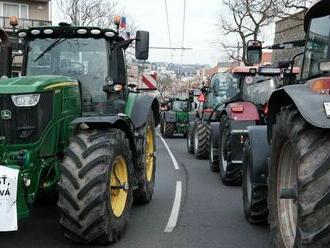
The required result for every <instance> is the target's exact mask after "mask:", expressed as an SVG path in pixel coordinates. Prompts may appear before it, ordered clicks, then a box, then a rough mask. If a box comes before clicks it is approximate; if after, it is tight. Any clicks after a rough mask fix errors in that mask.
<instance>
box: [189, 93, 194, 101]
mask: <svg viewBox="0 0 330 248" xmlns="http://www.w3.org/2000/svg"><path fill="white" fill-rule="evenodd" d="M189 102H190V103H192V102H194V92H189Z"/></svg>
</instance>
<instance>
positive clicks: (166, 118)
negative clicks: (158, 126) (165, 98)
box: [163, 111, 176, 123]
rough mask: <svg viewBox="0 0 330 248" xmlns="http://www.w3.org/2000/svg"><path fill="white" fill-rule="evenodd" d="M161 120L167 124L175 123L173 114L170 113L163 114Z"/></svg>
mask: <svg viewBox="0 0 330 248" xmlns="http://www.w3.org/2000/svg"><path fill="white" fill-rule="evenodd" d="M163 119H164V121H165V122H167V123H175V122H176V117H175V113H174V112H171V111H167V112H164V113H163Z"/></svg>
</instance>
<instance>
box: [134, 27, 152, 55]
mask: <svg viewBox="0 0 330 248" xmlns="http://www.w3.org/2000/svg"><path fill="white" fill-rule="evenodd" d="M148 57H149V32H146V31H137V32H136V42H135V58H136V59H139V60H147V59H148Z"/></svg>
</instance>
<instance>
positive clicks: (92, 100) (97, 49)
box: [2, 23, 149, 115]
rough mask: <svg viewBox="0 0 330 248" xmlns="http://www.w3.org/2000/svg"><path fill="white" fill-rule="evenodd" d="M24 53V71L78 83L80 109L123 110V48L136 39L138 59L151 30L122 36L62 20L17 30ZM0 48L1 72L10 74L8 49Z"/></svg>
mask: <svg viewBox="0 0 330 248" xmlns="http://www.w3.org/2000/svg"><path fill="white" fill-rule="evenodd" d="M17 36H18V37H19V39H21V43H22V44H21V47H22V48H21V49H22V51H23V54H22V55H23V66H22V75H23V76H27V77H35V76H40V75H54V76H65V77H68V78H71V79H73V80H76V81H77V82H78V83H79V85H80V90H81V100H82V111H83V112H84V113H88V115H91V114H92V113H95V114H114V113H118V112H122V113H123V112H124V109H125V99H126V98H127V96H128V87H127V73H126V61H125V50H126V49H127V48H128V47H129V45H130V44H131V43H132V42H133V41H134V40H136V46H135V48H136V58H137V59H147V57H148V49H149V47H148V46H149V33H148V32H144V31H137V33H136V38H135V39H124V38H123V37H121V36H120V35H119V33H118V32H117V31H115V30H112V29H101V28H97V27H76V26H71V25H69V24H66V23H60V24H59V26H53V27H33V28H29V29H22V30H19V31H18V32H17ZM12 46H13V44H8V45H7V47H5V48H3V49H2V54H3V55H4V57H8V58H7V59H4V60H3V61H7V64H5V65H3V66H2V72H3V73H2V74H3V75H7V76H8V77H10V75H11V63H12V59H11V58H12V57H11V54H10V53H8V52H6V51H8V49H9V50H10V49H12Z"/></svg>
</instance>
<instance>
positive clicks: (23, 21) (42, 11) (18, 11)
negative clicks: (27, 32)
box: [0, 0, 51, 31]
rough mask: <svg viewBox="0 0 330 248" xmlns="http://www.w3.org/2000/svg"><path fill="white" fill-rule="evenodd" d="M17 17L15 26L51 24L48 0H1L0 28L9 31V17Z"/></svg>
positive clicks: (26, 26)
mask: <svg viewBox="0 0 330 248" xmlns="http://www.w3.org/2000/svg"><path fill="white" fill-rule="evenodd" d="M11 16H16V17H17V18H18V26H17V27H16V28H28V27H33V26H49V25H51V9H50V0H27V1H24V0H9V1H7V0H1V1H0V28H2V29H4V30H6V31H11V30H12V27H11V26H10V24H9V17H11Z"/></svg>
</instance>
